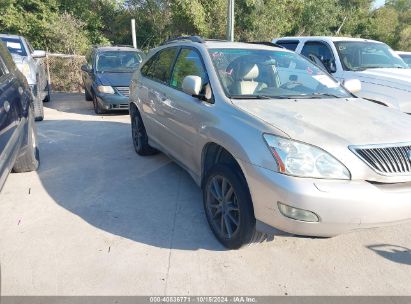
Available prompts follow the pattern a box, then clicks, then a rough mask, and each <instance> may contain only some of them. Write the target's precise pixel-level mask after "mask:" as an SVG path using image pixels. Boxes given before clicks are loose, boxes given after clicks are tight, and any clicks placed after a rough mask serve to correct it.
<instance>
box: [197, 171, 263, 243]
mask: <svg viewBox="0 0 411 304" xmlns="http://www.w3.org/2000/svg"><path fill="white" fill-rule="evenodd" d="M238 171H239V170H238V169H236V167H235V166H230V165H228V164H217V165H215V166H214V167H212V168H211V169H210V170H209V172H208V174H207V176H206V179H205V183H204V186H203V204H204V211H205V214H206V217H207V221H208V223H209V225H210V227H211V230H212V232H213V233H214V235H215V237H216V238H217V239H218V240H219V241H220V243H221V244H223V245H224V246H225V247H226V248H228V249H239V248H241V247H243V246H245V245H250V244H252V243H257V242H258V243H261V242H263V241H264V240H265V239H266V237H267V235H265V234H264V233H261V232H258V231H257V230H256V219H255V216H254V209H253V203H252V200H251V195H250V192H249V190H248V186H247V182H246V181H245V178H244V177H243V175H242V174H241V172H238ZM224 180H225V186H224V184H223V181H224ZM219 181H221V183H220V184H219ZM220 185H221V189H220V190H221V192H218V190H216V188H218V187H219V186H220ZM224 190H227V191H226V192H225V191H224ZM224 192H225V193H224ZM213 193H214V194H213ZM217 197H219V199H217ZM227 225H228V226H227ZM230 225H231V226H230ZM230 227H231V228H230ZM229 231H230V232H231V233H230V232H229Z"/></svg>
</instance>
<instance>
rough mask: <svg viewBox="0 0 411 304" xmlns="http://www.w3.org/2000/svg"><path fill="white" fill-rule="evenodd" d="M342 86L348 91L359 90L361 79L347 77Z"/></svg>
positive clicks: (354, 91) (355, 91) (353, 92)
mask: <svg viewBox="0 0 411 304" xmlns="http://www.w3.org/2000/svg"><path fill="white" fill-rule="evenodd" d="M343 86H344V87H345V88H346V89H347V91H348V92H350V93H352V94H355V93H358V92H359V91H361V81H359V80H358V79H348V80H344V81H343Z"/></svg>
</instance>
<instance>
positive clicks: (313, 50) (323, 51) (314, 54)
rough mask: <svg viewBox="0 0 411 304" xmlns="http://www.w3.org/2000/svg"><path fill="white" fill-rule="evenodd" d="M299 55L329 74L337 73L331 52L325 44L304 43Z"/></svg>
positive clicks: (315, 42)
mask: <svg viewBox="0 0 411 304" xmlns="http://www.w3.org/2000/svg"><path fill="white" fill-rule="evenodd" d="M301 55H303V56H305V57H306V58H308V59H309V60H311V61H312V62H314V63H315V64H317V65H318V66H320V67H321V68H322V69H324V70H325V71H327V72H329V73H331V74H334V73H336V71H337V69H336V63H335V58H334V55H333V52H332V50H331V47H330V46H329V45H328V43H327V42H323V41H307V42H305V43H304V46H303V48H302V50H301ZM334 76H335V75H334Z"/></svg>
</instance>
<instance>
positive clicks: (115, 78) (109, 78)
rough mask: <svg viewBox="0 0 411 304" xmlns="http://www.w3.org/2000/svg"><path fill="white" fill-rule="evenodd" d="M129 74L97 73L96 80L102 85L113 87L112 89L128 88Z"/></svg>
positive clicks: (130, 74)
mask: <svg viewBox="0 0 411 304" xmlns="http://www.w3.org/2000/svg"><path fill="white" fill-rule="evenodd" d="M132 75H133V72H131V73H107V72H105V73H99V74H97V78H98V80H99V81H100V83H101V84H102V85H107V86H113V87H128V86H130V82H131V77H132Z"/></svg>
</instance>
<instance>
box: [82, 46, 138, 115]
mask: <svg viewBox="0 0 411 304" xmlns="http://www.w3.org/2000/svg"><path fill="white" fill-rule="evenodd" d="M143 57H144V53H143V52H141V51H139V50H137V49H134V48H131V47H118V46H115V47H114V46H112V47H99V48H94V49H93V50H92V52H91V56H89V57H88V58H87V62H88V63H87V64H85V65H83V66H82V67H81V70H82V71H83V83H84V89H85V97H86V100H88V101H93V105H94V111H95V112H96V114H103V113H105V112H107V111H113V110H128V97H129V95H130V89H129V86H130V81H131V76H132V75H133V73H134V71H135V70H136V69H137V68H138V67H139V65H140V63H141V62H142V61H143Z"/></svg>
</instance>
